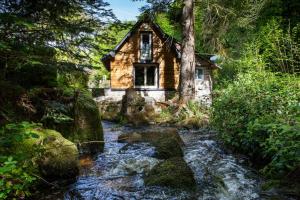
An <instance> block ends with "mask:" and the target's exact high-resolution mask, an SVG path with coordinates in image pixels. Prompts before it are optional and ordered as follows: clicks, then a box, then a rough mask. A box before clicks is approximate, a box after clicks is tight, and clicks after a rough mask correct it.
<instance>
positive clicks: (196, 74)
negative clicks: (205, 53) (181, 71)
mask: <svg viewBox="0 0 300 200" xmlns="http://www.w3.org/2000/svg"><path fill="white" fill-rule="evenodd" d="M199 69H200V70H202V77H201V78H198V73H197V70H199ZM195 80H201V81H203V80H204V68H203V67H196V70H195Z"/></svg>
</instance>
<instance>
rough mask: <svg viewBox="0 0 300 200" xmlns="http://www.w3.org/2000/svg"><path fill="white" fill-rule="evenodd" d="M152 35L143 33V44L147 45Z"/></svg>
mask: <svg viewBox="0 0 300 200" xmlns="http://www.w3.org/2000/svg"><path fill="white" fill-rule="evenodd" d="M149 36H150V35H149V34H143V45H147V44H149V43H150V37H149Z"/></svg>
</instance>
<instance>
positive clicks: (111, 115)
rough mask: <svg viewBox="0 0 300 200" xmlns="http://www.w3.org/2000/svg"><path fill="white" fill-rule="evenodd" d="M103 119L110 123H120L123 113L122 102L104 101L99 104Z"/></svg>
mask: <svg viewBox="0 0 300 200" xmlns="http://www.w3.org/2000/svg"><path fill="white" fill-rule="evenodd" d="M97 106H98V109H99V112H100V116H101V119H104V120H108V121H119V120H120V117H121V115H120V112H121V102H120V101H113V100H102V101H98V102H97Z"/></svg>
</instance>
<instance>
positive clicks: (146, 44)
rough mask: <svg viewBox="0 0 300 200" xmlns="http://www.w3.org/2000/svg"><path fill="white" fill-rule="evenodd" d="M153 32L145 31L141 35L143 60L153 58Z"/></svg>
mask: <svg viewBox="0 0 300 200" xmlns="http://www.w3.org/2000/svg"><path fill="white" fill-rule="evenodd" d="M150 37H151V34H150V33H143V34H142V35H141V40H142V42H141V58H140V59H141V61H142V62H145V61H149V60H151V38H150Z"/></svg>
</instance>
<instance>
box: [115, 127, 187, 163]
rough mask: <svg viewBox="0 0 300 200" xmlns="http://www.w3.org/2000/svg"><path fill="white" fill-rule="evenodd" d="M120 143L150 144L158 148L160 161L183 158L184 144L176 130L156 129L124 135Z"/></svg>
mask: <svg viewBox="0 0 300 200" xmlns="http://www.w3.org/2000/svg"><path fill="white" fill-rule="evenodd" d="M118 141H119V142H128V143H135V142H149V143H151V144H152V145H153V146H155V148H156V154H155V156H156V157H157V158H160V159H166V158H171V157H182V156H183V153H182V150H181V146H182V145H183V142H182V140H181V138H180V136H179V135H178V132H177V130H176V129H173V128H156V129H149V130H147V131H143V132H133V133H124V134H121V135H120V136H119V137H118Z"/></svg>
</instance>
